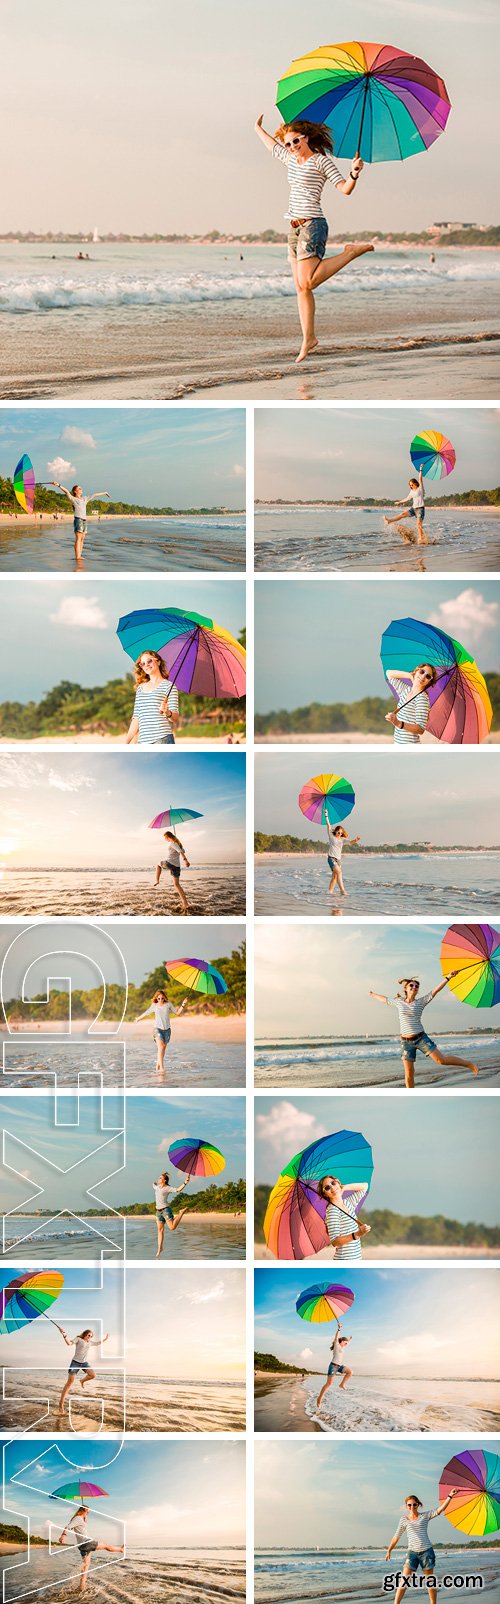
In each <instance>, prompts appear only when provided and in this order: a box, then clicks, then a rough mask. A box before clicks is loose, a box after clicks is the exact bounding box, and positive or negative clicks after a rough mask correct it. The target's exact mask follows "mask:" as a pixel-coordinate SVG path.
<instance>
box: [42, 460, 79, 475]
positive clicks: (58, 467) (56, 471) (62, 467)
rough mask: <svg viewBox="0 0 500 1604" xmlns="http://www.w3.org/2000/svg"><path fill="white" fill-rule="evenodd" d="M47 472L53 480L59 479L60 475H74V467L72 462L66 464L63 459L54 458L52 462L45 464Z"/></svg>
mask: <svg viewBox="0 0 500 1604" xmlns="http://www.w3.org/2000/svg"><path fill="white" fill-rule="evenodd" d="M47 471H48V473H51V474H52V475H53V477H54V478H55V479H60V478H61V474H64V476H65V477H66V474H68V473H74V472H75V466H74V463H73V462H67V461H66V458H65V457H54V458H53V460H52V462H48V463H47Z"/></svg>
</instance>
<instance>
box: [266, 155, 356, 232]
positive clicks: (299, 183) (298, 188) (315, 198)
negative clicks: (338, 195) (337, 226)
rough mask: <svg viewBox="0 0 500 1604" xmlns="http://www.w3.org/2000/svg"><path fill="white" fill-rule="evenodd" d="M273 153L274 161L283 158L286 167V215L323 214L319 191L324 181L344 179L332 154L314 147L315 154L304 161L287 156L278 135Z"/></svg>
mask: <svg viewBox="0 0 500 1604" xmlns="http://www.w3.org/2000/svg"><path fill="white" fill-rule="evenodd" d="M273 156H275V157H276V160H277V161H279V162H285V165H286V166H287V167H288V182H289V185H290V200H289V205H288V211H287V212H285V217H289V218H292V217H324V215H325V214H324V212H323V211H322V208H321V195H322V192H323V190H324V187H325V184H326V183H328V182H330V183H331V184H335V185H337V184H343V182H344V180H343V177H342V173H340V172H339V169H338V167H336V165H335V162H334V160H333V156H329V155H324V154H322V152H321V151H317V152H316V154H315V155H314V156H309V158H308V160H307V161H306V162H298V161H297V157H296V156H290V154H289V152H288V151H287V150H286V149H285V146H284V145H282V144H281V141H280V140H279V139H277V140H276V141H275V144H274V145H273Z"/></svg>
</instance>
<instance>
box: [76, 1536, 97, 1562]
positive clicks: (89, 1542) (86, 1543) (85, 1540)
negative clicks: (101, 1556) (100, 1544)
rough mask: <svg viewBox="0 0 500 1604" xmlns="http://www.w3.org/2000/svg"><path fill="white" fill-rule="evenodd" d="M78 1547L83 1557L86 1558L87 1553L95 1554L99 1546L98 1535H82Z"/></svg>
mask: <svg viewBox="0 0 500 1604" xmlns="http://www.w3.org/2000/svg"><path fill="white" fill-rule="evenodd" d="M78 1547H79V1550H80V1553H81V1556H82V1559H86V1558H87V1554H95V1551H96V1548H97V1537H82V1539H81V1542H80V1543H79V1544H78Z"/></svg>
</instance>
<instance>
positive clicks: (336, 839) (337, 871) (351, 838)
mask: <svg viewBox="0 0 500 1604" xmlns="http://www.w3.org/2000/svg"><path fill="white" fill-rule="evenodd" d="M326 828H327V831H328V868H329V869H330V870H331V880H330V884H329V887H328V895H329V896H330V892H332V891H335V889H336V887H337V886H338V888H339V891H340V894H341V896H342V897H346V896H347V891H346V888H345V885H344V881H343V879H342V852H343V848H344V841H348V842H349V846H350V847H356V846H357V845H358V842H359V841H360V840H361V836H359V835H348V834H347V830H344V826H343V824H335V825H331V824H330V823H329V821H328V819H327V821H326Z"/></svg>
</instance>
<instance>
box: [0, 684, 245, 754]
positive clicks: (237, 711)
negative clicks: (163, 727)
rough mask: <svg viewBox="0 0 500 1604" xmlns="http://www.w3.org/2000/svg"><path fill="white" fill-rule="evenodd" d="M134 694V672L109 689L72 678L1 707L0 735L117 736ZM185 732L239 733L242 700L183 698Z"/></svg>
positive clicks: (127, 718)
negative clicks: (35, 696) (34, 697)
mask: <svg viewBox="0 0 500 1604" xmlns="http://www.w3.org/2000/svg"><path fill="white" fill-rule="evenodd" d="M134 696H135V683H134V678H133V675H132V674H127V675H126V676H125V678H124V679H112V680H108V683H107V685H94V686H82V685H77V684H74V683H73V682H72V681H71V680H61V682H60V684H59V685H55V686H54V687H53V689H52V690H50V691H47V693H46V695H45V696H43V697H42V699H41V701H40V702H10V701H9V702H2V703H0V735H2V736H4V738H5V739H6V740H7V739H8V740H23V741H29V740H34V739H37V740H40V739H41V738H43V736H50V735H52V736H57V735H87V736H89V737H90V736H92V735H120V734H122V733H124V732H125V730H126V729H127V728H128V725H129V723H130V720H131V717H132V712H133V707H134ZM179 707H180V714H181V725H180V728H179V731H178V738H179V739H181V740H182V735H183V731H184V732H185V734H186V735H187V736H191V737H192V736H194V735H195V734H196V731H197V730H198V729H200V730H202V732H203V734H204V736H207V734H210V730H211V729H212V728H213V733H214V735H224V734H225V733H229V732H232V733H233V734H236V733H239V732H241V733H243V732H244V729H245V699H244V697H235V698H233V699H229V698H226V699H224V698H223V699H221V701H218V702H217V703H216V708H215V710H214V702H213V699H212V698H211V697H206V696H189V695H187V694H184V693H183V694H182V696H181V697H180V699H179Z"/></svg>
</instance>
